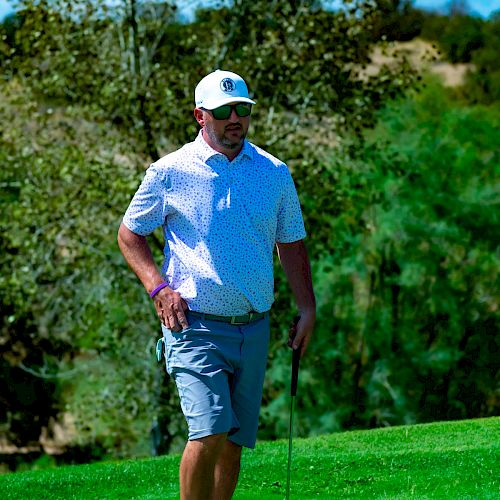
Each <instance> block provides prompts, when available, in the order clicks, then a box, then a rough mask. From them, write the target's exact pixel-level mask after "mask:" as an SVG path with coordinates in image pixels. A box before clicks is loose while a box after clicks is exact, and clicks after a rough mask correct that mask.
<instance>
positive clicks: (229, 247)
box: [123, 132, 306, 316]
mask: <svg viewBox="0 0 500 500" xmlns="http://www.w3.org/2000/svg"><path fill="white" fill-rule="evenodd" d="M123 222H124V224H125V225H126V226H127V227H128V228H129V229H130V230H131V231H133V232H134V233H136V234H140V235H144V236H145V235H147V234H149V233H151V232H152V231H153V230H154V229H156V228H157V227H158V226H162V227H163V234H164V237H165V248H164V254H165V259H164V263H163V266H162V274H163V275H164V278H165V280H166V281H167V282H168V283H169V285H170V286H171V288H173V289H174V290H176V291H177V292H179V293H180V294H181V295H182V297H183V298H184V299H185V300H186V301H187V303H188V305H189V308H190V309H191V310H194V311H198V312H205V313H209V314H219V315H224V316H232V315H239V314H245V313H247V312H249V311H259V312H264V311H267V310H269V309H270V307H271V305H272V302H273V296H274V293H273V291H274V290H273V288H274V277H273V250H274V245H275V243H276V242H281V243H289V242H292V241H297V240H300V239H303V238H304V237H305V235H306V232H305V229H304V223H303V220H302V213H301V210H300V204H299V200H298V197H297V192H296V190H295V186H294V183H293V180H292V177H291V175H290V172H289V171H288V168H287V166H286V165H285V164H284V163H283V162H281V161H280V160H278V159H277V158H275V157H273V156H272V155H270V154H269V153H267V152H266V151H264V150H262V149H260V148H259V147H257V146H255V145H253V144H251V143H250V142H248V141H245V144H244V146H243V148H242V150H241V152H240V154H239V155H238V156H237V157H236V158H235V159H234V160H233V161H232V162H230V161H229V160H228V159H227V157H226V156H225V155H223V154H221V153H218V152H217V151H215V150H214V149H212V148H211V147H210V146H209V145H208V144H207V143H206V142H205V140H204V139H203V137H202V135H201V132H200V134H199V135H198V137H197V138H196V140H195V141H194V142H192V143H189V144H186V145H185V146H183V147H182V148H181V149H179V150H177V151H175V152H173V153H170V154H168V155H166V156H164V157H163V158H161V159H160V160H158V161H157V162H155V163H153V164H152V165H151V166H150V167H149V168H148V170H147V172H146V175H145V177H144V180H143V181H142V184H141V185H140V187H139V189H138V191H137V192H136V194H135V195H134V197H133V199H132V201H131V203H130V206H129V207H128V209H127V212H126V213H125V216H124V219H123Z"/></svg>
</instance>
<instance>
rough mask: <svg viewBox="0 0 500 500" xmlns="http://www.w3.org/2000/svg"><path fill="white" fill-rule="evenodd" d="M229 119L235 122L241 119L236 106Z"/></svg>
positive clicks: (232, 109)
mask: <svg viewBox="0 0 500 500" xmlns="http://www.w3.org/2000/svg"><path fill="white" fill-rule="evenodd" d="M228 120H229V121H230V122H233V123H236V122H239V121H240V117H239V116H238V115H237V114H236V110H235V109H234V108H231V114H230V115H229V118H228Z"/></svg>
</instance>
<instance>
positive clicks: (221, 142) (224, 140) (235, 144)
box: [205, 124, 246, 150]
mask: <svg viewBox="0 0 500 500" xmlns="http://www.w3.org/2000/svg"><path fill="white" fill-rule="evenodd" d="M207 125H208V124H207ZM207 125H205V132H206V133H207V135H208V137H209V138H210V140H211V141H212V142H213V143H214V144H217V145H218V146H220V147H222V148H225V149H230V150H232V149H237V148H239V147H241V146H242V145H243V142H244V141H245V137H246V133H245V130H244V129H243V127H242V126H241V125H240V128H239V129H236V128H234V129H233V130H240V131H241V135H240V136H239V137H238V138H230V137H226V130H224V132H223V133H222V134H218V133H217V132H216V131H215V130H214V129H213V128H212V127H211V126H209V125H208V126H207Z"/></svg>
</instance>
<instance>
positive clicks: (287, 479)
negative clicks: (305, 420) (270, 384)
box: [286, 396, 295, 500]
mask: <svg viewBox="0 0 500 500" xmlns="http://www.w3.org/2000/svg"><path fill="white" fill-rule="evenodd" d="M294 402H295V396H292V397H291V398H290V424H289V427H288V468H287V474H286V500H288V499H289V498H290V472H291V467H292V435H293V407H294Z"/></svg>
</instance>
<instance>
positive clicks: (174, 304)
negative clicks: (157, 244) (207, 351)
mask: <svg viewBox="0 0 500 500" xmlns="http://www.w3.org/2000/svg"><path fill="white" fill-rule="evenodd" d="M118 246H119V247H120V250H121V252H122V254H123V257H124V258H125V260H126V262H127V264H128V265H129V266H130V268H131V269H132V271H134V273H135V274H136V275H137V277H138V278H139V280H140V281H141V283H142V284H143V285H144V288H145V289H146V291H147V292H148V294H149V293H151V292H152V291H153V290H154V289H155V288H156V287H157V286H158V285H160V284H161V283H163V281H164V280H163V278H162V276H161V274H160V272H159V271H158V268H157V267H156V264H155V262H154V259H153V254H152V252H151V248H150V247H149V245H148V242H147V240H146V237H145V236H141V235H139V234H136V233H134V232H133V231H131V230H130V229H128V228H127V226H125V225H124V224H123V223H122V224H121V225H120V229H119V230H118ZM153 301H154V305H155V309H156V312H157V314H158V317H159V318H160V320H161V322H162V323H163V324H164V325H165V326H166V327H167V328H169V329H170V330H173V331H175V332H177V331H180V330H182V329H183V328H187V327H188V323H187V320H186V316H185V314H184V311H185V310H186V309H187V304H186V302H185V301H184V299H182V297H181V296H180V295H179V294H178V293H177V292H175V291H174V290H172V289H171V288H170V287H165V288H163V289H162V290H160V291H159V292H158V293H157V294H156V295H155V296H154V298H153Z"/></svg>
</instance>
